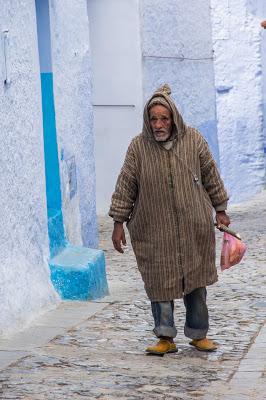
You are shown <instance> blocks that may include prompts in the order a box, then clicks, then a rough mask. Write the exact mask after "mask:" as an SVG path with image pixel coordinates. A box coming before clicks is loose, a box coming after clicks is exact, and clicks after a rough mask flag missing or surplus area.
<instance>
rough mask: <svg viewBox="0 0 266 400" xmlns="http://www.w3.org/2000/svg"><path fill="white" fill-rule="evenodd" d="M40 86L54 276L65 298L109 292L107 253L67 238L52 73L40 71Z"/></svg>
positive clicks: (79, 297)
mask: <svg viewBox="0 0 266 400" xmlns="http://www.w3.org/2000/svg"><path fill="white" fill-rule="evenodd" d="M41 86H42V107H43V134H44V153H45V175H46V196H47V214H48V234H49V242H50V257H51V259H50V262H49V265H50V270H51V280H52V282H53V285H54V287H55V289H56V290H57V292H58V293H59V295H60V296H61V298H62V299H64V300H80V301H81V300H90V299H96V298H99V297H102V296H105V295H107V294H108V285H107V280H106V272H105V258H104V253H103V251H101V250H93V249H88V248H84V247H74V246H71V245H70V244H69V243H68V242H67V240H66V236H65V230H64V221H63V214H62V199H61V187H60V175H59V161H58V147H57V139H56V119H55V107H54V94H53V74H52V73H42V74H41Z"/></svg>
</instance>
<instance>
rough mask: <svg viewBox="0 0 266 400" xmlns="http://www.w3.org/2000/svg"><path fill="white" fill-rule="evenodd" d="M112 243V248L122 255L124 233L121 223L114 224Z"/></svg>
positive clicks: (124, 240)
mask: <svg viewBox="0 0 266 400" xmlns="http://www.w3.org/2000/svg"><path fill="white" fill-rule="evenodd" d="M112 241H113V245H114V248H115V249H116V250H117V251H118V252H119V253H124V250H123V249H122V244H123V245H124V246H126V244H127V243H126V236H125V231H124V228H123V223H122V222H116V221H115V223H114V230H113V234H112Z"/></svg>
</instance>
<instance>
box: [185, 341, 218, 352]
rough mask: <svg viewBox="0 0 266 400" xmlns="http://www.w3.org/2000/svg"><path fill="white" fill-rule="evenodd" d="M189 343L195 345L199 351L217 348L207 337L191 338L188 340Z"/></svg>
mask: <svg viewBox="0 0 266 400" xmlns="http://www.w3.org/2000/svg"><path fill="white" fill-rule="evenodd" d="M189 344H190V345H191V346H194V347H196V349H197V350H200V351H215V350H217V349H218V346H217V344H216V343H214V342H213V341H212V340H211V339H208V338H204V339H193V340H192V341H191V342H189Z"/></svg>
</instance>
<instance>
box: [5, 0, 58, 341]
mask: <svg viewBox="0 0 266 400" xmlns="http://www.w3.org/2000/svg"><path fill="white" fill-rule="evenodd" d="M0 9H1V13H0V33H1V47H0V137H1V139H0V142H1V146H0V171H1V175H0V187H1V194H0V221H1V226H0V265H1V268H0V282H1V285H0V303H1V308H0V335H8V334H9V333H11V332H13V331H14V330H15V329H18V328H20V327H22V326H24V325H25V324H26V323H27V322H30V321H31V320H32V319H33V318H35V317H36V316H37V315H39V314H40V313H42V312H44V311H45V310H47V309H49V308H51V307H53V305H54V304H55V303H56V302H57V301H58V299H57V296H56V294H55V291H54V289H53V287H52V284H51V283H50V279H49V268H48V263H47V260H48V258H49V247H48V234H47V217H46V195H45V177H44V156H43V136H42V135H43V132H42V110H41V92H40V77H39V61H38V50H37V38H36V21H35V4H34V1H26V2H21V1H19V0H1V1H0ZM5 29H8V30H9V47H8V58H7V61H8V65H9V71H10V79H11V84H10V85H9V86H8V87H7V86H5V85H4V78H5V75H4V70H5V69H4V65H3V60H4V59H3V35H2V31H3V30H5Z"/></svg>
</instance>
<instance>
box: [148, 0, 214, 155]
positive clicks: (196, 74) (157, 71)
mask: <svg viewBox="0 0 266 400" xmlns="http://www.w3.org/2000/svg"><path fill="white" fill-rule="evenodd" d="M141 17H142V19H141V21H142V26H141V29H142V50H143V68H144V73H143V86H144V96H145V98H147V97H149V96H150V95H151V94H152V93H153V91H154V90H155V89H156V88H157V87H158V86H159V85H161V84H162V83H165V82H167V83H169V84H170V86H171V89H172V95H173V98H174V99H175V102H176V104H177V107H178V108H179V110H180V112H181V113H182V115H183V117H184V119H185V121H186V122H187V123H188V124H189V125H192V126H194V127H196V128H198V129H200V131H201V132H202V133H203V135H204V136H205V137H206V138H207V140H208V142H209V144H210V147H211V150H212V152H213V154H214V156H215V158H216V160H217V161H219V148H218V141H217V132H216V104H215V90H214V69H213V52H212V41H211V18H210V9H209V1H206V0H189V1H187V2H184V1H183V0H164V1H161V0H142V1H141Z"/></svg>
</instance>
